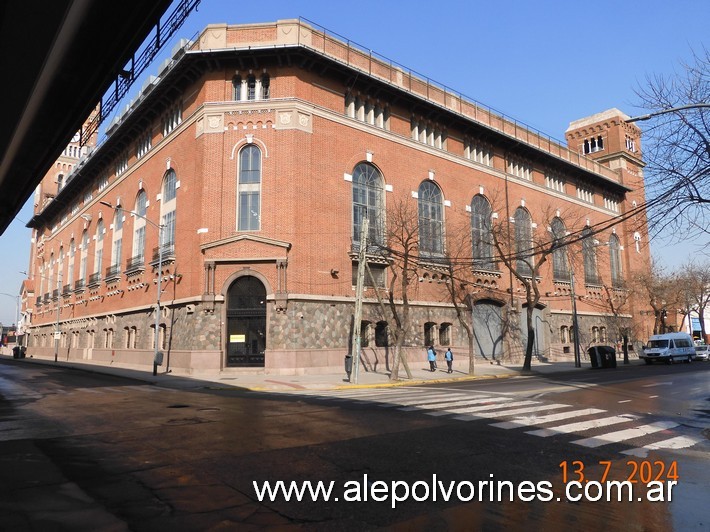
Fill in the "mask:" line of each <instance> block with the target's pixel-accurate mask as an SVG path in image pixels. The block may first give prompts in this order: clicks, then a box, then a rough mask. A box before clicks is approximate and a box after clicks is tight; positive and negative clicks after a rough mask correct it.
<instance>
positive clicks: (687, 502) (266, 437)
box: [0, 361, 710, 531]
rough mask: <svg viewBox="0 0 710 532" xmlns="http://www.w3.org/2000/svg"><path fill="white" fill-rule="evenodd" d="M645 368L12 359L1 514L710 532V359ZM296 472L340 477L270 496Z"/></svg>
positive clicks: (240, 525) (89, 526)
mask: <svg viewBox="0 0 710 532" xmlns="http://www.w3.org/2000/svg"><path fill="white" fill-rule="evenodd" d="M634 370H637V371H633V370H631V369H630V368H618V369H617V370H604V371H601V370H600V371H598V372H585V375H583V376H582V375H579V374H574V375H556V376H555V377H554V378H542V377H531V378H527V377H526V378H517V379H505V380H495V381H474V382H470V383H467V384H463V383H461V384H458V385H455V386H453V385H448V386H440V387H436V386H430V387H426V388H395V389H387V390H372V389H370V390H367V389H366V390H353V391H349V392H343V391H341V392H329V393H320V392H318V393H316V392H308V393H294V394H283V393H279V394H266V393H252V392H245V391H240V390H208V389H205V390H202V391H184V390H176V389H167V388H160V387H157V386H151V385H146V384H143V383H139V382H136V381H131V380H127V379H122V378H118V377H113V376H108V375H99V374H89V373H83V372H81V371H72V370H67V369H61V368H54V367H49V366H36V365H32V366H30V365H20V364H12V363H11V362H10V363H7V362H5V361H0V465H1V466H2V470H1V471H2V477H1V478H2V488H1V490H0V523H2V526H0V529H2V530H43V531H44V530H139V531H142V530H151V531H154V530H171V531H179V530H250V529H255V530H256V529H264V528H272V527H273V528H279V529H284V528H285V529H291V528H293V529H303V530H336V529H337V530H370V529H376V528H382V527H384V528H388V529H389V528H391V529H395V530H396V529H401V530H479V529H480V530H504V529H505V530H519V529H525V530H543V529H544V530H547V529H560V530H564V529H571V528H574V529H595V530H596V529H599V528H601V527H603V528H604V529H606V530H694V529H697V530H707V528H708V526H709V525H710V518H708V516H707V512H706V511H705V510H706V507H707V504H706V501H707V497H708V495H710V490H709V489H708V487H707V485H708V482H707V479H708V470H709V469H710V467H709V464H710V461H708V457H709V456H710V455H709V454H708V451H709V449H710V446H709V445H708V441H707V437H706V436H707V428H708V423H707V414H708V412H707V409H708V399H709V398H710V388H709V387H708V376H709V375H710V373H708V371H709V370H710V364H697V363H696V364H690V365H677V366H671V367H667V368H666V367H663V366H648V367H645V366H644V367H638V366H637V367H635V368H634ZM666 383H670V384H666ZM674 392H680V393H675V394H674ZM652 395H658V397H654V398H652V397H650V396H652ZM582 466H583V467H582ZM434 475H436V477H434ZM582 475H584V476H583V477H582ZM565 476H566V477H567V478H566V480H567V481H571V480H575V479H580V480H581V481H582V482H581V483H580V487H579V489H578V490H576V491H575V490H573V492H572V495H573V496H574V495H579V492H580V491H581V492H583V491H584V489H585V486H587V485H588V484H591V485H594V486H596V483H595V482H596V481H599V480H602V478H605V479H606V480H618V481H623V480H627V479H629V478H630V479H632V480H634V479H635V480H637V481H639V482H637V483H635V484H634V487H633V500H632V501H631V502H621V503H620V502H604V501H596V502H588V501H584V500H579V501H570V500H567V498H566V495H567V493H566V492H565V488H566V486H567V485H566V484H565ZM651 476H653V477H657V478H659V479H660V480H662V481H669V480H674V479H675V480H677V482H678V484H677V485H676V486H674V487H672V488H670V490H671V496H672V497H673V500H672V502H670V503H669V502H649V501H647V500H641V501H639V500H638V499H639V497H640V498H642V499H643V498H644V496H645V495H646V489H644V487H643V486H642V484H644V482H641V481H642V480H644V479H643V478H642V477H649V478H648V479H650V477H651ZM648 479H646V480H648ZM278 480H283V481H285V482H287V483H289V482H291V481H296V482H301V481H311V482H313V483H314V487H315V482H317V481H324V482H333V491H332V492H331V498H330V500H329V501H328V502H325V501H323V500H322V497H320V500H318V501H317V502H313V501H311V500H309V497H307V496H306V497H304V500H302V501H301V502H298V501H295V500H290V501H287V500H285V497H284V495H283V493H280V494H279V495H278V496H276V497H275V500H274V501H268V500H262V501H260V500H258V499H259V497H258V494H257V489H258V490H261V489H263V487H264V484H263V482H265V481H271V482H275V481H278ZM590 480H591V481H593V482H586V481H590ZM503 481H507V482H508V483H510V484H507V483H503V484H499V482H503ZM254 482H256V483H257V484H256V485H255V484H254ZM452 483H453V484H452ZM491 486H492V487H493V488H494V490H493V491H492V492H491ZM499 487H500V488H501V492H502V493H501V496H500V497H499V495H498V493H496V490H497V489H498V488H499ZM521 487H522V488H521ZM668 488H669V486H668V485H667V484H664V486H663V489H664V490H668ZM405 490H407V491H408V492H409V493H408V495H409V497H408V498H407V500H401V501H399V500H397V501H395V500H393V497H392V493H393V492H394V493H396V494H397V495H399V496H400V498H404V495H405ZM447 490H450V491H449V492H448V493H449V495H448V499H449V500H444V499H446V498H447V495H446V493H447ZM511 490H512V493H513V497H512V500H511V497H510V493H511ZM521 490H522V491H521ZM673 490H675V491H673ZM435 492H436V494H437V496H436V500H434V493H435ZM590 494H591V495H592V496H594V495H595V492H593V491H592V492H590ZM321 495H322V493H321ZM664 495H666V496H667V491H666V492H664ZM457 496H458V497H457ZM335 497H337V498H338V500H337V501H336V500H335ZM365 498H367V500H364V499H365ZM376 498H380V499H382V500H381V501H376V500H373V499H376ZM415 498H418V499H421V500H414V499H415ZM469 498H470V499H471V500H465V499H469ZM499 498H502V499H503V501H502V502H498V501H497V499H499ZM548 498H549V499H550V500H546V499H548ZM558 498H559V499H560V500H558ZM346 499H347V500H346ZM358 499H359V500H358ZM524 499H530V500H524Z"/></svg>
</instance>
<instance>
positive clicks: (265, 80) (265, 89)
mask: <svg viewBox="0 0 710 532" xmlns="http://www.w3.org/2000/svg"><path fill="white" fill-rule="evenodd" d="M270 97H271V78H270V77H269V75H268V74H263V75H262V76H261V98H262V99H263V100H268V99H269V98H270Z"/></svg>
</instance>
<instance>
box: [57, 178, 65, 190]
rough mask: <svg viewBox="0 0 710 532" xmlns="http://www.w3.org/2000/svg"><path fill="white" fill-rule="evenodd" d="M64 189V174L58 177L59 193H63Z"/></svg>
mask: <svg viewBox="0 0 710 532" xmlns="http://www.w3.org/2000/svg"><path fill="white" fill-rule="evenodd" d="M62 187H64V174H59V175H58V176H57V192H61V190H62Z"/></svg>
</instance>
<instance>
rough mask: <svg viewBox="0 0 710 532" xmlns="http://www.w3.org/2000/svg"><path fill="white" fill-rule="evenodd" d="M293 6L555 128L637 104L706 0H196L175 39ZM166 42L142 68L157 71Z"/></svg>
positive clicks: (1, 265)
mask: <svg viewBox="0 0 710 532" xmlns="http://www.w3.org/2000/svg"><path fill="white" fill-rule="evenodd" d="M299 16H300V17H304V18H306V19H309V20H310V21H312V22H314V23H316V24H318V25H320V26H323V27H324V28H326V29H327V30H329V31H330V32H332V33H336V34H339V35H340V36H342V37H344V38H347V39H349V40H351V41H354V42H356V43H357V44H359V45H361V46H363V47H365V48H368V49H371V50H373V51H374V52H377V53H378V54H380V55H383V56H385V57H387V58H389V59H391V60H393V61H396V62H397V63H400V64H401V65H404V66H405V67H408V68H410V69H412V70H414V71H416V72H418V73H420V74H422V75H424V76H427V77H429V78H431V79H433V80H435V81H437V82H438V83H440V84H444V85H446V86H448V87H450V88H452V89H454V90H456V91H458V92H461V93H462V94H464V95H466V96H467V97H469V98H472V99H474V100H476V101H478V102H481V103H482V104H485V105H487V106H489V107H492V108H493V109H495V110H496V111H498V112H500V113H504V114H506V115H507V116H509V117H512V118H514V119H516V120H518V121H520V122H523V123H524V124H527V125H528V126H530V127H533V128H535V129H539V130H540V131H542V132H544V133H546V134H547V135H549V136H551V137H554V138H556V139H563V138H564V131H565V129H567V126H568V125H569V123H570V122H571V121H573V120H576V119H578V118H582V117H585V116H589V115H591V114H594V113H598V112H601V111H604V110H606V109H610V108H612V107H617V108H619V109H621V110H622V111H624V112H626V113H627V114H629V115H632V116H634V115H637V114H642V113H643V109H639V108H637V107H635V105H634V103H635V102H637V100H638V99H637V98H636V96H635V93H634V89H635V88H637V87H639V86H642V85H644V84H645V83H646V79H647V76H652V75H654V74H672V73H673V72H676V71H677V72H679V73H680V72H681V69H680V67H679V64H680V63H681V62H682V61H684V60H689V59H690V56H691V50H692V49H696V50H698V49H700V48H701V47H702V46H710V42H709V41H710V38H709V37H710V30H708V26H707V23H708V20H710V2H708V1H707V0H675V1H674V2H672V3H671V2H668V1H667V0H666V1H660V0H647V1H627V2H619V1H618V0H615V1H612V0H594V1H591V2H570V1H569V0H565V1H562V0H560V1H552V0H538V1H535V2H533V1H510V0H508V1H506V0H498V1H490V0H488V1H479V0H450V1H449V2H445V3H441V2H431V1H430V0H429V1H421V0H414V1H412V0H410V1H407V2H405V1H396V2H395V1H388V0H378V1H371V0H359V1H358V2H347V3H345V2H333V1H332V0H329V1H322V0H318V1H309V2H306V1H297V0H290V1H287V0H271V1H269V2H237V1H235V0H202V2H201V4H200V6H199V7H198V11H197V12H194V13H193V14H192V15H191V16H190V18H189V19H188V20H187V21H186V23H185V25H184V26H183V27H182V29H181V30H180V31H179V32H178V35H177V36H176V37H175V39H174V40H177V38H181V37H188V38H191V37H193V36H194V35H195V34H196V33H197V32H198V31H200V30H201V29H203V28H204V27H205V26H206V25H207V24H210V23H220V22H227V23H229V24H240V23H250V22H269V21H275V20H278V19H285V18H298V17H299ZM172 44H173V43H171V44H170V45H168V46H167V47H166V49H165V50H166V51H165V52H164V53H163V54H162V55H161V56H159V57H158V58H157V59H156V61H155V64H154V67H153V68H149V69H148V71H147V72H146V74H145V75H148V74H152V73H154V71H155V70H157V65H158V64H159V63H160V62H161V61H162V60H163V59H164V57H165V56H166V54H169V52H170V49H171V48H172ZM141 85H142V80H138V82H137V83H136V84H135V85H134V87H135V88H136V90H137V89H138V88H140V86H141ZM119 108H120V106H119ZM639 125H640V126H641V127H642V128H643V122H641V123H639ZM31 217H32V209H31V204H29V203H28V204H27V205H25V207H24V208H23V209H22V211H21V212H20V213H19V214H18V216H17V219H16V220H15V221H13V222H12V224H11V225H10V226H9V227H8V229H7V230H6V231H5V233H4V234H3V235H2V236H0V246H1V249H3V254H4V257H3V260H2V261H0V293H5V294H10V295H11V296H12V297H10V296H6V295H0V322H1V323H4V324H9V323H14V322H15V300H14V296H15V294H17V293H18V291H19V288H20V283H21V282H22V279H23V277H24V276H23V275H22V274H20V273H19V272H20V271H22V270H26V269H27V268H28V261H29V236H30V231H29V229H26V228H25V224H26V223H27V222H28V221H29V219H30V218H31ZM667 237H668V239H671V240H674V239H675V240H677V241H680V240H682V238H681V237H680V236H678V237H676V236H675V235H667ZM701 244H704V243H699V242H683V243H682V244H681V245H678V246H672V245H670V244H669V242H668V241H663V242H661V241H659V242H653V243H652V250H653V253H654V255H656V256H658V257H659V258H660V259H661V260H662V261H663V262H665V263H666V264H667V265H668V266H670V267H674V266H678V265H680V264H682V263H683V262H684V261H685V260H686V257H688V256H689V255H690V253H692V252H694V251H696V250H697V249H698V247H699V246H700V245H701ZM668 257H670V258H668Z"/></svg>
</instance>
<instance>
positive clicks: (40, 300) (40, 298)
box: [35, 296, 42, 306]
mask: <svg viewBox="0 0 710 532" xmlns="http://www.w3.org/2000/svg"><path fill="white" fill-rule="evenodd" d="M35 304H36V305H37V306H39V305H41V304H42V296H37V301H36V303H35Z"/></svg>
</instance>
